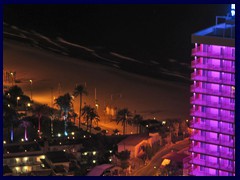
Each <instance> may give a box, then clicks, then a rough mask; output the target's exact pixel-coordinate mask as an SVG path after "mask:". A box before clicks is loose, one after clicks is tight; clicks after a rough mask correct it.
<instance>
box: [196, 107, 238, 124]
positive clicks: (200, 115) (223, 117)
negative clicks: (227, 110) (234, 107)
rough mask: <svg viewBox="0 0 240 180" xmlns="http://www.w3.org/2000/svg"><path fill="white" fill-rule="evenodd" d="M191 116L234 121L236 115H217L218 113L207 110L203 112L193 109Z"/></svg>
mask: <svg viewBox="0 0 240 180" xmlns="http://www.w3.org/2000/svg"><path fill="white" fill-rule="evenodd" d="M191 116H196V117H202V118H206V119H213V120H219V121H224V122H229V123H234V116H230V115H229V116H226V115H217V114H211V113H205V112H201V111H196V110H191Z"/></svg>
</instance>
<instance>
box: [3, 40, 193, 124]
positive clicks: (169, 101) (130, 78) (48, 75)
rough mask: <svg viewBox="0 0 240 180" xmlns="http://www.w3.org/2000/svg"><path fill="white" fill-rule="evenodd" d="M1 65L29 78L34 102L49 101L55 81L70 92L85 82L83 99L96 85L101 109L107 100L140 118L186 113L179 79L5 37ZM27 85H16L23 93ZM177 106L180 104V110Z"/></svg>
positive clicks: (185, 88) (185, 93)
mask: <svg viewBox="0 0 240 180" xmlns="http://www.w3.org/2000/svg"><path fill="white" fill-rule="evenodd" d="M19 59H21V60H19ZM3 65H4V67H5V68H7V69H14V70H16V71H17V79H19V78H23V79H24V78H25V79H33V99H34V100H35V101H37V102H41V103H45V104H48V105H51V104H50V102H51V101H52V99H51V98H52V97H51V88H53V94H54V95H53V96H54V97H57V95H58V93H57V90H58V89H57V86H58V83H59V82H61V84H62V88H61V93H65V92H70V93H71V92H72V91H73V89H74V87H75V84H76V83H82V84H84V82H87V88H88V91H89V96H88V97H84V102H86V103H87V104H90V105H93V104H94V97H93V96H94V89H95V88H96V89H97V99H98V101H99V103H100V106H101V109H100V110H101V111H103V109H104V106H106V105H107V104H111V105H112V106H114V105H115V106H116V105H118V107H120V108H123V107H126V106H127V108H129V110H131V111H136V112H137V113H140V114H141V112H142V113H143V112H146V113H143V114H142V115H143V116H144V118H154V117H156V118H158V119H164V118H188V117H189V115H188V114H189V113H188V111H189V109H190V105H189V102H188V101H189V99H190V92H189V87H188V85H187V86H184V85H183V84H181V83H174V82H172V81H166V80H161V79H159V80H157V79H154V78H149V77H145V76H141V75H137V74H132V73H128V72H125V71H122V70H118V69H115V68H110V67H108V66H104V65H100V64H95V63H91V62H90V63H89V62H87V61H85V60H80V59H76V58H72V57H67V56H61V55H57V54H55V53H49V52H47V51H46V50H44V51H42V50H40V49H36V48H34V47H30V46H29V47H27V46H21V45H20V43H13V42H9V41H7V40H5V39H4V61H3ZM18 77H19V78H18ZM70 79H71V80H70ZM28 86H29V85H27V84H26V85H24V86H20V87H23V90H24V92H25V93H26V94H28V91H29V87H28ZM189 86H190V85H189ZM126 88H127V89H126ZM117 93H121V94H122V98H121V99H119V98H117V97H114V99H113V100H112V101H111V98H110V97H111V95H112V94H117ZM167 97H168V98H167ZM184 97H185V98H184ZM188 97H189V99H188ZM188 106H189V108H188ZM74 107H75V109H78V99H77V100H75V103H74ZM179 107H183V108H182V109H181V110H180V109H179ZM186 107H187V108H186ZM154 112H155V113H154ZM156 112H158V113H156Z"/></svg>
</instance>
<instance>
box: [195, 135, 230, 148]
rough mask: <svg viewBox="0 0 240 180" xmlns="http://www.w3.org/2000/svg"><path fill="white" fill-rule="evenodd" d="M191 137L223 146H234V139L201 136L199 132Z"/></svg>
mask: <svg viewBox="0 0 240 180" xmlns="http://www.w3.org/2000/svg"><path fill="white" fill-rule="evenodd" d="M190 139H192V140H196V141H204V142H207V143H209V144H216V145H221V146H227V147H234V142H233V140H232V141H226V140H222V139H214V138H209V137H204V136H200V135H198V134H196V135H193V136H191V138H190Z"/></svg>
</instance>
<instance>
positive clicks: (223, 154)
mask: <svg viewBox="0 0 240 180" xmlns="http://www.w3.org/2000/svg"><path fill="white" fill-rule="evenodd" d="M189 151H190V152H195V153H199V154H206V155H209V156H214V157H220V158H224V159H229V160H234V154H233V153H226V152H223V151H220V152H217V151H212V150H210V149H209V148H200V147H197V146H194V147H190V148H189Z"/></svg>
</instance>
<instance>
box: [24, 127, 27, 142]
mask: <svg viewBox="0 0 240 180" xmlns="http://www.w3.org/2000/svg"><path fill="white" fill-rule="evenodd" d="M24 139H25V141H28V135H27V126H26V127H24Z"/></svg>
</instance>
